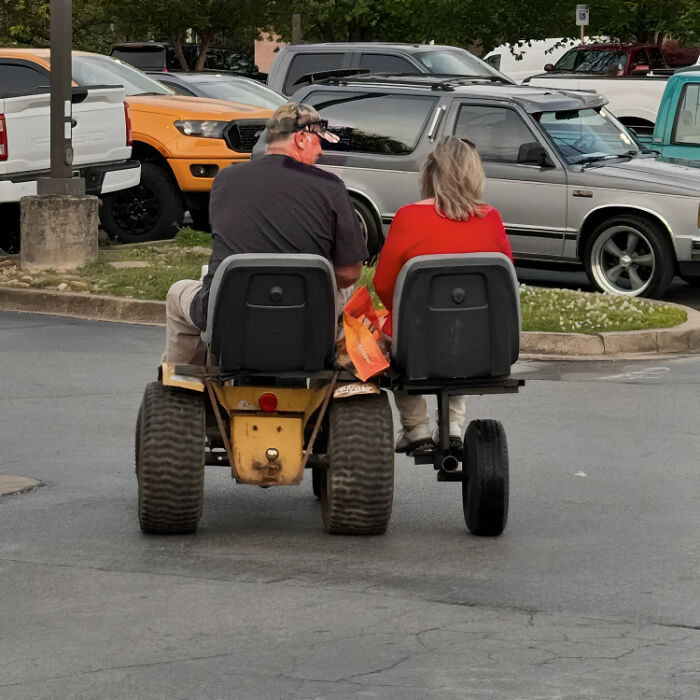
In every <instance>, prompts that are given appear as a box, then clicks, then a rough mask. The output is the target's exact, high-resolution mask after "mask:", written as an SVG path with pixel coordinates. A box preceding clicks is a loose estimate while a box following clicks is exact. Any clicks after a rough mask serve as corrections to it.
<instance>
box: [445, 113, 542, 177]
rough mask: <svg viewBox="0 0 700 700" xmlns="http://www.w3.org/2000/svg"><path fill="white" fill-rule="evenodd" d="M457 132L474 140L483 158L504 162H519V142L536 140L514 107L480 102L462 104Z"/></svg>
mask: <svg viewBox="0 0 700 700" xmlns="http://www.w3.org/2000/svg"><path fill="white" fill-rule="evenodd" d="M455 136H457V137H459V138H461V139H464V138H467V139H469V140H470V141H472V142H473V143H474V145H475V146H476V150H477V151H478V152H479V155H480V156H481V158H482V159H483V160H492V161H499V162H501V163H517V161H518V151H519V150H520V146H522V145H523V144H524V143H532V142H533V141H536V140H537V139H536V138H535V136H534V135H533V133H532V132H531V131H530V129H528V127H527V125H526V124H525V122H524V121H523V120H522V117H521V116H520V115H519V114H518V113H517V112H516V111H515V110H512V109H508V108H507V107H481V106H478V105H462V106H461V107H460V109H459V115H458V117H457V124H456V125H455Z"/></svg>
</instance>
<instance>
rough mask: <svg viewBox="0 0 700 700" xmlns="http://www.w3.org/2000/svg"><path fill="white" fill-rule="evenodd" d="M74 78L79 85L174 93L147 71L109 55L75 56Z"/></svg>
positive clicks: (140, 92)
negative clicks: (110, 86) (151, 76)
mask: <svg viewBox="0 0 700 700" xmlns="http://www.w3.org/2000/svg"><path fill="white" fill-rule="evenodd" d="M72 66H73V80H75V82H76V83H78V85H123V86H124V88H125V89H126V94H127V95H129V96H133V95H172V94H173V92H172V90H171V89H170V88H167V87H165V85H163V84H162V83H159V82H158V81H157V80H153V78H149V77H148V76H147V75H146V74H145V73H142V72H141V71H140V70H136V68H134V67H133V66H130V65H128V64H127V63H122V62H121V61H118V60H116V59H114V58H111V57H109V56H98V55H94V56H80V55H78V56H75V55H74V56H73V61H72Z"/></svg>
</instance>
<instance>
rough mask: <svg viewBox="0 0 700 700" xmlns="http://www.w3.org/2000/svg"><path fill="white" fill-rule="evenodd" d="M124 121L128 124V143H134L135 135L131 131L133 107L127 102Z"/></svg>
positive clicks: (130, 144) (131, 144)
mask: <svg viewBox="0 0 700 700" xmlns="http://www.w3.org/2000/svg"><path fill="white" fill-rule="evenodd" d="M124 122H125V124H126V145H127V146H133V145H134V135H133V133H132V131H131V109H130V107H129V104H128V103H127V102H125V103H124Z"/></svg>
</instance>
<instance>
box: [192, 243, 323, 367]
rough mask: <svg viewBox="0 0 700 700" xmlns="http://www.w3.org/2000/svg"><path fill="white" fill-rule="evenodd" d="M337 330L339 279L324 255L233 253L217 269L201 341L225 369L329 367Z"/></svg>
mask: <svg viewBox="0 0 700 700" xmlns="http://www.w3.org/2000/svg"><path fill="white" fill-rule="evenodd" d="M335 330H336V317H335V276H334V274H333V268H332V267H331V264H330V263H329V262H328V260H326V259H325V258H322V257H321V256H319V255H278V254H243V255H230V256H229V257H228V258H225V259H224V260H223V261H222V262H221V264H220V265H219V267H218V268H217V269H216V272H215V274H214V279H213V280H212V284H211V290H210V293H209V307H208V315H207V329H206V331H205V333H204V340H205V341H206V343H207V345H208V346H209V350H210V352H211V354H212V355H213V358H214V363H216V364H218V365H219V366H220V367H221V368H222V369H223V370H225V371H239V370H240V371H250V372H264V371H272V372H293V371H300V372H315V371H318V370H321V369H324V368H326V367H327V366H328V364H329V363H330V362H331V361H332V359H333V356H334V352H335Z"/></svg>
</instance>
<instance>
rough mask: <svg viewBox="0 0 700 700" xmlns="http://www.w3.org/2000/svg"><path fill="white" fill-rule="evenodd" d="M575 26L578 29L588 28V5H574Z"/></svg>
mask: <svg viewBox="0 0 700 700" xmlns="http://www.w3.org/2000/svg"><path fill="white" fill-rule="evenodd" d="M576 24H577V25H578V26H579V27H587V26H588V5H576Z"/></svg>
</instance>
